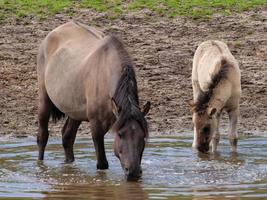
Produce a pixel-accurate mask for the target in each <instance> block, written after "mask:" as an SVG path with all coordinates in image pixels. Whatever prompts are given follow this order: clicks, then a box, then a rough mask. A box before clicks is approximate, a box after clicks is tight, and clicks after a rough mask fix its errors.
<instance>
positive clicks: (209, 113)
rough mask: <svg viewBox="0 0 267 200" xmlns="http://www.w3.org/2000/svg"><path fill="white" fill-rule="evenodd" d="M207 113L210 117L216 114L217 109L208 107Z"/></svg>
mask: <svg viewBox="0 0 267 200" xmlns="http://www.w3.org/2000/svg"><path fill="white" fill-rule="evenodd" d="M207 112H208V115H209V117H212V116H213V115H214V114H215V113H216V112H217V109H216V108H210V107H209V108H208V110H207Z"/></svg>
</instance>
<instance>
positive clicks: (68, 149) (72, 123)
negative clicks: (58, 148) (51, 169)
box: [61, 117, 81, 162]
mask: <svg viewBox="0 0 267 200" xmlns="http://www.w3.org/2000/svg"><path fill="white" fill-rule="evenodd" d="M80 124H81V121H76V120H74V119H71V118H70V117H68V119H67V120H66V122H65V124H64V126H63V128H62V131H61V132H62V144H63V147H64V151H65V162H73V161H74V153H73V144H74V141H75V138H76V134H77V131H78V128H79V126H80Z"/></svg>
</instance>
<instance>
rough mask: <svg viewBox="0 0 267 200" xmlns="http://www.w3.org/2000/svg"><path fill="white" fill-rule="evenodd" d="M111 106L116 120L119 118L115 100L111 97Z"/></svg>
mask: <svg viewBox="0 0 267 200" xmlns="http://www.w3.org/2000/svg"><path fill="white" fill-rule="evenodd" d="M111 105H112V112H113V114H114V115H115V117H116V118H118V117H119V110H118V106H117V104H116V101H115V99H114V98H113V97H112V98H111Z"/></svg>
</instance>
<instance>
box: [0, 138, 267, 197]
mask: <svg viewBox="0 0 267 200" xmlns="http://www.w3.org/2000/svg"><path fill="white" fill-rule="evenodd" d="M112 142H113V139H112V138H107V139H106V151H107V158H108V161H109V166H110V168H109V169H108V170H105V171H100V170H96V167H95V165H96V161H95V152H94V148H93V143H92V141H91V140H90V139H89V138H78V139H77V141H76V144H75V155H76V161H75V162H74V163H73V164H64V162H63V160H64V154H63V148H62V146H61V140H60V138H50V140H49V144H48V147H47V150H46V154H45V160H44V162H38V161H36V160H37V147H36V142H35V138H23V139H18V138H14V139H10V138H0V198H3V199H6V198H7V197H9V198H10V199H17V198H20V199H21V198H23V199H32V198H36V199H39V198H43V199H64V200H66V199H128V200H130V199H241V198H246V199H266V198H267V138H265V137H249V138H243V139H241V140H239V146H238V151H239V153H238V155H233V154H231V153H230V147H229V144H228V141H227V140H226V139H222V140H221V141H220V146H219V152H220V153H219V154H217V155H198V153H196V152H194V151H193V150H192V148H191V142H192V138H191V137H188V136H180V137H152V138H150V140H149V144H148V146H147V148H146V149H145V152H144V157H143V162H142V168H143V176H142V179H140V180H139V181H138V182H126V181H125V180H124V176H123V171H122V169H121V166H120V163H119V160H118V159H117V158H116V157H115V156H114V155H113V149H112Z"/></svg>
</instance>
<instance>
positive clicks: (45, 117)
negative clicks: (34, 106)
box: [37, 92, 52, 160]
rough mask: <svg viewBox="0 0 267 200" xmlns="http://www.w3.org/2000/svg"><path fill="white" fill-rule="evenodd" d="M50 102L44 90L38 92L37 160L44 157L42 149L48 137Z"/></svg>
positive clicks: (43, 149)
mask: <svg viewBox="0 0 267 200" xmlns="http://www.w3.org/2000/svg"><path fill="white" fill-rule="evenodd" d="M51 108H52V102H51V100H50V99H49V97H48V95H47V93H46V92H44V93H42V92H40V93H39V107H38V123H39V129H38V134H37V144H38V148H39V157H38V159H39V160H43V159H44V151H45V147H46V144H47V140H48V137H49V133H48V121H49V117H50V113H51Z"/></svg>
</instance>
